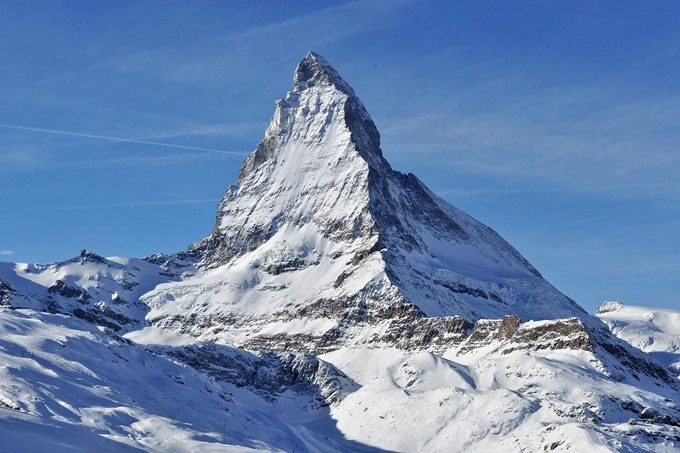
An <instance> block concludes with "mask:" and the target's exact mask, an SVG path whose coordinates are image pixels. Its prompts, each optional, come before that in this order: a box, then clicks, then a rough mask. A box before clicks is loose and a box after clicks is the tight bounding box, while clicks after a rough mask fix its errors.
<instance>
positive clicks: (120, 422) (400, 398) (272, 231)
mask: <svg viewBox="0 0 680 453" xmlns="http://www.w3.org/2000/svg"><path fill="white" fill-rule="evenodd" d="M0 306H1V307H2V308H0V447H2V450H3V451H13V450H14V451H44V450H47V449H49V450H53V451H64V450H68V451H73V450H76V451H78V450H80V451H92V450H97V451H99V450H101V451H107V450H108V451H118V450H125V449H144V450H154V451H183V450H191V449H194V450H200V451H203V450H206V451H252V450H269V451H311V452H316V451H482V450H485V451H498V450H501V449H502V450H506V451H538V450H555V451H560V450H570V451H612V450H628V451H641V450H651V451H677V450H678V449H680V409H678V406H680V383H679V381H678V379H677V377H676V376H674V375H673V374H672V373H669V371H668V368H667V365H669V364H668V363H666V362H665V361H663V360H662V361H661V362H659V361H658V360H657V359H658V358H659V357H657V356H653V355H651V354H648V353H646V352H643V351H641V350H640V349H638V348H639V345H637V344H636V343H635V342H632V343H633V345H632V346H631V344H629V342H630V341H629V340H630V337H629V336H626V335H620V336H621V338H617V337H616V336H614V335H612V333H610V331H609V329H608V328H607V326H606V325H605V324H604V323H602V322H601V321H600V320H599V319H598V318H596V317H594V316H590V315H588V314H587V313H586V312H585V311H584V310H582V309H581V308H580V307H579V306H578V305H577V304H576V303H575V302H574V301H572V300H571V299H569V298H568V297H566V296H564V295H563V294H561V293H560V292H559V291H557V290H556V289H555V288H554V287H552V286H551V285H550V284H549V283H548V282H547V281H545V280H544V279H543V278H542V277H541V275H540V274H539V272H538V271H537V270H536V269H535V268H534V267H533V266H531V264H529V263H528V262H527V260H526V259H524V258H523V257H522V256H521V255H520V254H519V253H518V252H517V251H516V250H515V249H514V248H513V247H512V246H510V245H509V244H508V243H507V242H506V241H504V240H503V239H502V238H501V237H500V236H499V235H498V234H496V233H495V232H494V231H493V230H491V229H490V228H488V227H487V226H485V225H483V224H481V223H479V222H478V221H476V220H475V219H473V218H471V217H470V216H468V215H467V214H465V213H463V212H461V211H459V210H458V209H456V208H454V207H453V206H451V205H449V204H448V203H447V202H445V201H444V200H442V199H441V198H439V197H437V196H436V195H434V194H433V193H432V192H431V191H430V190H429V189H427V187H425V185H424V184H423V183H422V182H421V181H419V180H418V179H417V178H416V177H415V176H413V175H411V174H408V175H405V174H402V173H399V172H397V171H395V170H393V169H392V168H391V167H390V165H389V164H388V163H387V161H386V160H385V159H384V157H383V154H382V151H381V150H380V135H379V133H378V131H377V129H376V126H375V124H374V123H373V121H372V120H371V118H370V116H369V115H368V113H367V112H366V109H365V108H364V106H363V105H362V103H361V101H360V100H359V99H358V97H357V96H356V94H355V93H354V91H353V90H352V88H351V87H350V86H349V85H348V84H347V83H346V82H345V81H344V80H343V79H342V78H341V77H340V76H339V75H338V73H337V72H336V71H335V69H333V68H332V67H331V66H330V65H329V64H328V62H326V61H325V60H324V59H323V58H321V57H320V56H318V55H316V54H313V53H310V54H309V55H307V56H306V57H305V58H304V59H303V60H302V61H301V62H300V64H299V65H298V67H297V69H296V71H295V75H294V83H293V90H292V91H291V92H290V93H288V94H287V95H286V97H285V98H284V99H283V100H281V101H278V103H277V106H276V112H275V114H274V118H273V119H272V121H271V124H270V125H269V127H268V129H267V131H266V134H265V137H264V139H263V140H262V142H261V143H260V144H259V145H258V146H257V148H256V149H255V151H253V153H252V154H251V155H250V156H249V157H248V158H247V159H246V161H245V162H244V164H243V167H242V168H241V171H240V173H239V176H238V180H237V182H236V184H235V185H234V186H232V187H230V188H229V189H228V190H227V193H226V195H225V197H224V199H223V200H222V201H221V202H220V204H219V207H218V212H217V219H216V223H215V226H214V228H213V231H212V233H211V234H210V236H208V237H207V238H205V239H204V240H202V241H199V242H198V243H196V244H194V245H192V246H190V247H189V249H188V250H187V251H186V252H179V253H177V254H174V255H160V254H159V255H154V256H151V257H147V258H144V259H128V258H104V257H100V256H98V255H96V254H94V253H92V252H89V251H86V250H84V251H83V252H81V254H80V256H79V257H76V258H74V259H72V260H68V261H65V262H60V263H54V264H49V265H35V264H33V265H31V264H15V263H0ZM601 311H602V310H601ZM609 312H612V310H610V311H609ZM599 316H600V317H603V315H602V313H600V314H599ZM669 319H670V318H669ZM606 321H607V323H608V324H610V326H612V324H611V323H610V322H609V321H608V320H606ZM643 327H644V328H651V327H652V326H651V325H646V326H643ZM619 330H620V329H619ZM613 331H614V332H615V333H616V334H617V335H619V334H620V332H619V331H618V330H617V329H616V328H614V327H613ZM624 340H626V341H624ZM627 341H629V342H627ZM634 346H635V347H634ZM643 349H644V348H643ZM676 374H677V373H676Z"/></svg>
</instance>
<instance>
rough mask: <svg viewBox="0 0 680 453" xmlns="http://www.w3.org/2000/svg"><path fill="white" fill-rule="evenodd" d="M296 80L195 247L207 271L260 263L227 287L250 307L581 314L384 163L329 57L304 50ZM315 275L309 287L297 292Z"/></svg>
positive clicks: (510, 254) (511, 254) (489, 237)
mask: <svg viewBox="0 0 680 453" xmlns="http://www.w3.org/2000/svg"><path fill="white" fill-rule="evenodd" d="M293 78H294V87H293V90H292V91H291V92H289V93H288V94H287V95H286V96H285V98H284V99H282V100H280V101H278V102H277V104H276V111H275V113H274V116H273V118H272V120H271V123H270V125H269V127H268V128H267V131H266V133H265V137H264V139H263V140H262V141H261V142H260V144H259V145H258V146H257V148H256V149H255V151H253V153H251V154H250V155H249V156H248V158H247V159H246V161H245V162H244V164H243V167H242V169H241V172H240V173H239V177H238V181H237V184H236V185H234V186H232V187H230V188H229V189H228V190H227V193H226V195H225V197H224V198H223V200H222V201H221V203H220V205H219V208H218V213H217V221H216V224H215V227H214V229H213V232H212V234H211V235H210V236H209V237H208V238H206V239H205V240H204V241H202V242H201V243H200V244H198V245H197V247H195V248H194V250H195V251H197V252H199V254H200V255H201V256H202V263H203V266H205V267H206V268H208V269H213V268H217V267H221V266H226V268H227V269H230V268H234V267H238V268H239V269H241V268H243V269H255V270H256V271H253V272H254V274H253V275H252V276H251V277H250V278H251V279H249V280H248V281H247V282H240V283H235V285H236V286H238V287H241V286H245V287H247V288H249V290H248V291H249V292H248V294H250V295H251V296H252V297H253V298H257V299H258V300H259V301H262V303H259V304H257V305H253V306H252V307H255V306H257V307H258V309H261V310H265V311H274V312H277V311H280V310H281V307H280V306H279V304H280V302H281V300H283V299H286V298H287V297H288V298H290V300H293V299H294V300H295V304H297V305H299V306H298V309H299V310H306V309H304V308H303V306H304V305H307V304H317V303H318V304H325V303H326V301H332V300H344V301H345V302H344V303H345V304H347V305H346V307H345V309H346V310H349V311H351V310H354V309H355V308H356V307H355V305H356V304H359V305H361V306H364V307H368V308H366V309H367V310H369V312H370V311H373V312H374V313H373V314H371V316H378V315H377V314H375V313H379V312H381V311H382V310H402V309H401V308H399V307H402V306H403V305H404V304H407V305H408V306H409V307H412V308H413V307H415V309H416V311H417V313H419V315H426V316H447V315H459V316H461V317H463V318H465V319H466V320H468V321H475V320H477V319H480V318H485V317H486V318H498V317H501V316H503V315H509V314H519V315H520V316H521V317H524V318H527V319H546V318H552V317H556V316H558V317H570V316H581V315H583V314H584V312H583V311H582V310H581V309H580V308H579V307H578V306H577V305H576V304H575V303H574V302H573V301H571V300H570V299H568V298H567V297H565V296H564V295H562V294H560V293H559V292H558V291H557V290H555V289H554V288H553V287H552V286H550V284H549V283H547V282H546V281H545V280H543V279H542V277H541V275H540V274H539V273H538V271H537V270H536V269H534V268H533V266H531V264H529V263H528V262H527V261H526V260H525V259H524V258H523V257H522V256H521V255H520V254H519V253H518V252H517V251H516V250H515V249H514V248H513V247H512V246H511V245H510V244H508V243H507V242H505V241H504V240H503V239H502V238H501V237H500V236H499V235H498V234H496V233H495V232H494V231H493V230H491V229H490V228H488V227H486V226H485V225H483V224H481V223H480V222H478V221H476V220H475V219H473V218H471V217H470V216H468V215H467V214H465V213H463V212H461V211H459V210H458V209H456V208H454V207H453V206H451V205H449V204H448V203H447V202H446V201H444V200H443V199H441V198H439V197H437V196H436V195H435V194H434V193H432V192H431V191H430V190H429V189H428V188H427V187H426V186H425V184H424V183H423V182H422V181H420V180H419V179H418V178H417V177H415V176H414V175H412V174H402V173H400V172H397V171H395V170H393V169H392V168H391V167H390V165H389V164H388V163H387V161H386V160H385V159H384V158H383V155H382V151H381V149H380V135H379V133H378V130H377V128H376V126H375V124H374V123H373V121H372V120H371V117H370V116H369V114H368V112H367V111H366V109H365V107H364V106H363V104H362V103H361V101H360V100H359V98H358V97H357V96H356V95H355V94H354V91H353V90H352V88H351V87H350V86H349V85H348V84H347V83H346V82H345V81H344V80H343V79H342V77H340V75H339V74H338V72H337V71H336V70H335V69H333V67H332V66H331V65H330V64H329V63H328V61H326V60H325V59H324V58H322V57H321V56H319V55H317V54H315V53H309V54H307V56H305V57H304V58H303V59H302V61H301V62H300V63H299V64H298V66H297V69H296V70H295V73H294V77H293ZM322 269H323V272H322ZM315 272H319V274H318V275H317V274H315ZM283 274H285V277H284V276H282V275H283ZM311 274H314V275H315V277H314V278H315V279H316V280H315V281H316V284H315V285H312V286H309V287H305V288H304V289H299V292H296V291H298V290H295V289H294V287H297V286H298V285H300V282H302V281H306V279H307V277H306V275H311ZM302 275H305V277H302ZM296 276H300V278H299V279H298V278H297V277H296ZM283 280H287V283H285V284H284V283H283ZM252 285H254V286H252ZM251 286H252V287H251ZM271 288H285V289H280V290H272V289H271ZM289 293H290V294H289ZM293 293H295V296H293V295H292V294H293ZM244 294H245V293H240V295H239V297H240V298H241V299H239V300H240V301H245V300H247V299H248V297H250V296H248V297H245V296H244ZM244 297H245V298H244ZM265 301H266V302H265ZM239 303H240V302H239ZM359 305H357V306H359Z"/></svg>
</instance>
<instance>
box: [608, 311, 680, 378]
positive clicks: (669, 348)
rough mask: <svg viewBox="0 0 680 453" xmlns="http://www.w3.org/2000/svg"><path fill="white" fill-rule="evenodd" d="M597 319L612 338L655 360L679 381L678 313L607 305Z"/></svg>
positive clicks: (679, 327)
mask: <svg viewBox="0 0 680 453" xmlns="http://www.w3.org/2000/svg"><path fill="white" fill-rule="evenodd" d="M597 317H598V318H600V319H601V320H602V321H604V322H605V324H607V326H608V327H609V329H610V330H611V331H612V333H613V334H614V335H616V336H617V337H619V338H621V339H622V340H625V341H626V342H627V343H630V344H632V345H633V346H635V347H636V348H638V349H640V350H642V351H645V352H647V353H649V354H650V355H652V356H654V357H655V358H656V360H657V361H659V362H661V363H663V364H665V365H667V366H668V367H669V369H670V370H671V372H672V373H673V374H675V375H676V376H678V377H679V378H680V311H678V310H670V309H667V308H666V309H664V308H651V307H634V306H631V305H623V304H621V303H619V302H614V301H608V302H605V303H603V304H602V306H601V307H600V308H599V309H598V310H597Z"/></svg>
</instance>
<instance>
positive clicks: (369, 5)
mask: <svg viewBox="0 0 680 453" xmlns="http://www.w3.org/2000/svg"><path fill="white" fill-rule="evenodd" d="M408 3H411V1H409V0H397V1H393V0H371V1H354V2H348V3H344V4H341V5H334V6H329V7H326V8H322V9H319V10H317V11H313V12H311V13H307V14H302V15H298V16H294V17H291V18H286V19H284V20H281V21H278V22H272V23H269V24H265V25H257V26H254V27H251V28H249V29H246V30H241V31H237V32H233V33H228V34H226V35H223V36H220V37H217V38H213V39H209V40H203V41H198V42H191V43H186V45H185V46H181V45H177V44H175V45H173V46H167V47H159V48H153V49H145V50H142V51H139V52H136V53H132V54H128V55H124V56H118V57H115V58H112V59H110V60H107V61H104V62H100V63H97V64H96V68H98V69H101V68H109V69H113V70H115V71H119V72H121V73H126V74H128V73H136V74H144V75H145V76H153V77H158V78H162V79H170V80H173V81H181V82H194V83H201V84H206V83H218V84H219V85H221V86H224V85H225V84H226V83H225V81H226V80H229V81H231V82H234V83H237V84H241V85H243V83H244V82H245V81H248V82H251V79H252V76H253V74H258V73H263V72H265V71H266V70H267V69H269V68H271V62H272V61H284V60H286V59H287V58H290V56H292V55H293V56H295V58H299V57H300V52H303V50H302V49H304V51H308V50H314V49H318V48H319V47H323V46H326V45H328V44H330V43H333V42H336V41H339V40H341V39H343V38H348V37H351V36H355V35H358V34H361V33H364V32H368V31H371V32H375V31H377V30H381V29H385V28H388V27H389V26H391V25H393V24H394V23H395V22H397V21H400V20H403V15H401V14H400V13H401V12H402V7H403V6H404V5H406V4H408ZM301 30H304V32H303V33H301V32H300V31H301ZM310 46H313V47H314V49H311V48H310ZM241 88H245V87H243V86H242V87H241Z"/></svg>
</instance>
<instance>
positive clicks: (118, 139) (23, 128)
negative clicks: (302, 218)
mask: <svg viewBox="0 0 680 453" xmlns="http://www.w3.org/2000/svg"><path fill="white" fill-rule="evenodd" d="M0 127H3V128H5V129H16V130H20V131H32V132H42V133H45V134H59V135H69V136H72V137H85V138H96V139H99V140H109V141H113V142H126V143H139V144H142V145H152V146H167V147H169V148H182V149H193V150H196V151H209V152H212V153H220V154H231V155H234V156H246V155H247V154H246V153H240V152H237V151H225V150H223V149H212V148H199V147H197V146H187V145H175V144H172V143H161V142H150V141H147V140H135V139H132V138H121V137H109V136H107V135H94V134H82V133H79V132H69V131H58V130H55V129H42V128H39V127H26V126H15V125H13V124H2V123H0Z"/></svg>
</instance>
